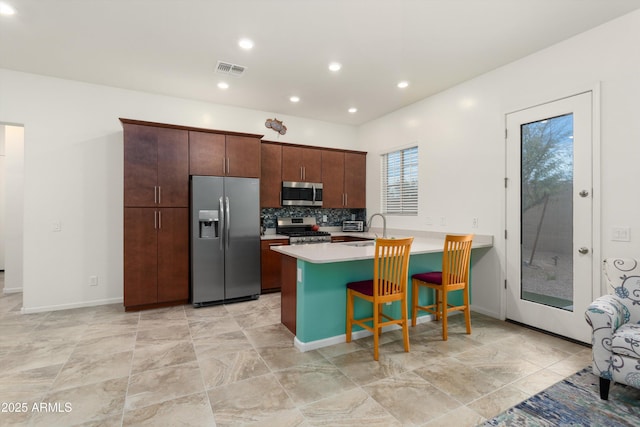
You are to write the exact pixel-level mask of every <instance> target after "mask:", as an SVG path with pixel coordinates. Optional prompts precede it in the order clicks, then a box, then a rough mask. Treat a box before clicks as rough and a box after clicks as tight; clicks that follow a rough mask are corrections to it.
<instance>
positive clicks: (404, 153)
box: [381, 147, 418, 215]
mask: <svg viewBox="0 0 640 427" xmlns="http://www.w3.org/2000/svg"><path fill="white" fill-rule="evenodd" d="M381 170H382V179H381V182H382V211H383V212H384V213H387V214H400V215H417V214H418V147H411V148H406V149H404V150H399V151H394V152H391V153H387V154H383V155H382V168H381Z"/></svg>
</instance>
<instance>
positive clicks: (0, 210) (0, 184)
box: [0, 124, 6, 270]
mask: <svg viewBox="0 0 640 427" xmlns="http://www.w3.org/2000/svg"><path fill="white" fill-rule="evenodd" d="M4 145H5V144H4V126H3V125H1V124H0V270H4V242H5V240H6V235H5V231H4V230H5V225H4V223H5V219H4V217H5V213H4V211H5V205H6V203H5V182H6V178H5V175H6V172H5V161H4V159H5V150H4Z"/></svg>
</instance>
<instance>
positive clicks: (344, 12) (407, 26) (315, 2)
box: [0, 0, 640, 125]
mask: <svg viewBox="0 0 640 427" xmlns="http://www.w3.org/2000/svg"><path fill="white" fill-rule="evenodd" d="M0 2H4V3H9V4H11V5H12V6H13V7H14V8H15V9H16V10H17V13H16V14H15V15H13V16H11V17H8V16H0V68H7V69H12V70H19V71H26V72H30V73H36V74H43V75H49V76H55V77H62V78H66V79H73V80H79V81H84V82H91V83H98V84H104V85H109V86H115V87H120V88H128V89H134V90H140V91H145V92H152V93H159V94H165V95H171V96H177V97H183V98H191V99H197V100H203V101H208V102H213V103H217V104H225V105H233V106H239V107H246V108H252V109H259V110H265V111H267V112H270V113H273V114H274V115H275V116H276V117H277V116H278V115H283V114H286V115H294V116H300V117H308V118H313V119H318V120H325V121H329V122H335V123H344V124H351V125H358V124H361V123H364V122H366V121H369V120H372V119H374V118H377V117H380V116H382V115H384V114H387V113H389V112H391V111H394V110H397V109H398V108H401V107H403V106H406V105H408V104H411V103H413V102H416V101H418V100H420V99H423V98H425V97H427V96H429V95H433V94H435V93H437V92H440V91H442V90H444V89H447V88H449V87H451V86H453V85H455V84H457V83H460V82H462V81H465V80H468V79H470V78H473V77H474V76H477V75H479V74H482V73H485V72H487V71H490V70H492V69H495V68H497V67H500V66H501V65H504V64H507V63H509V62H512V61H514V60H516V59H518V58H521V57H524V56H526V55H528V54H531V53H533V52H536V51H538V50H540V49H543V48H545V47H547V46H550V45H552V44H555V43H557V42H559V41H561V40H564V39H566V38H569V37H571V36H573V35H575V34H578V33H580V32H583V31H585V30H588V29H590V28H593V27H595V26H597V25H599V24H602V23H604V22H606V21H609V20H611V19H614V18H616V17H618V16H621V15H623V14H626V13H628V12H630V11H632V10H635V9H638V8H640V0H226V1H216V0H46V1H45V0H0ZM241 37H249V38H251V39H253V41H254V42H255V47H254V48H253V49H252V50H251V51H244V50H242V49H240V48H239V47H238V44H237V43H238V40H239V39H240V38H241ZM218 60H223V61H228V62H231V63H235V64H239V65H243V66H246V67H247V70H246V72H245V73H244V75H243V76H242V77H239V78H237V77H229V76H221V75H219V74H216V73H215V72H214V71H215V66H216V63H217V61H218ZM331 61H338V62H340V63H342V65H343V68H342V70H341V71H339V72H338V73H331V72H330V71H329V70H328V68H327V67H328V64H329V62H331ZM221 80H226V81H227V82H228V83H229V85H230V88H229V89H227V90H224V91H223V90H220V89H218V88H217V86H216V85H217V83H218V82H219V81H221ZM400 80H407V81H408V82H410V86H409V87H408V88H406V89H404V90H400V89H398V88H397V87H396V83H397V82H398V81H400ZM291 95H297V96H299V97H300V98H301V101H300V102H299V103H297V104H293V103H291V102H290V101H289V97H290V96H291ZM352 106H353V107H357V108H358V112H357V113H356V114H349V113H348V112H347V109H348V108H349V107H352Z"/></svg>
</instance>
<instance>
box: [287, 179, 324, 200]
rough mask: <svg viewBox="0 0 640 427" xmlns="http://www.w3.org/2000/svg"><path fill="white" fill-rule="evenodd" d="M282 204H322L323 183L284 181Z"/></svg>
mask: <svg viewBox="0 0 640 427" xmlns="http://www.w3.org/2000/svg"><path fill="white" fill-rule="evenodd" d="M282 206H322V184H320V183H313V182H293V181H283V182H282Z"/></svg>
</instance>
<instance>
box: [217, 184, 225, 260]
mask: <svg viewBox="0 0 640 427" xmlns="http://www.w3.org/2000/svg"><path fill="white" fill-rule="evenodd" d="M218 203H219V204H220V224H221V225H222V227H224V222H225V221H224V220H225V217H224V209H223V207H222V197H220V198H219V199H218ZM220 234H222V233H220ZM223 240H224V238H223V236H220V250H221V251H223V250H224V243H223Z"/></svg>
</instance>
